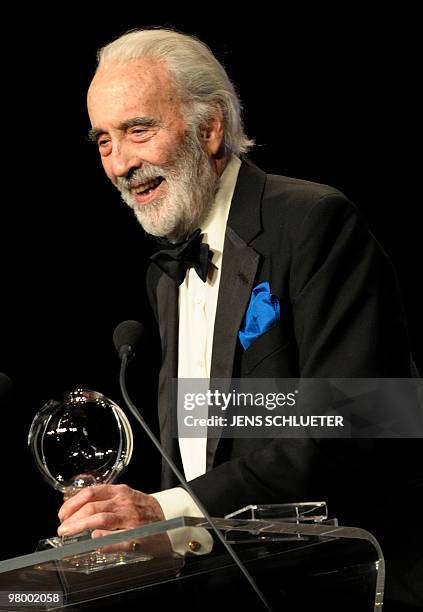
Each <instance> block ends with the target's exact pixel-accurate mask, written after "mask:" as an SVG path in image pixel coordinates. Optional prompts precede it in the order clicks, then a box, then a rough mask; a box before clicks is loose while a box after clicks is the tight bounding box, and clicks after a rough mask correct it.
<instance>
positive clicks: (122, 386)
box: [119, 347, 272, 612]
mask: <svg viewBox="0 0 423 612" xmlns="http://www.w3.org/2000/svg"><path fill="white" fill-rule="evenodd" d="M128 349H129V350H127V351H126V352H124V353H123V354H122V355H121V366H120V374H119V384H120V390H121V393H122V397H123V399H124V401H125V404H126V405H127V407H128V408H129V410H130V411H131V414H132V415H133V417H134V418H135V419H136V420H137V421H138V423H139V424H140V425H141V427H142V428H143V430H144V431H145V433H146V434H147V436H148V437H149V438H150V440H151V441H152V443H153V444H154V446H155V447H156V448H157V450H158V451H159V453H160V454H161V456H162V457H163V459H164V460H165V461H166V463H167V464H168V465H169V467H170V468H171V470H172V472H173V473H174V475H175V476H176V478H177V479H178V480H179V482H180V483H181V485H182V486H183V488H184V489H185V491H186V492H187V493H188V494H189V495H190V496H191V497H192V499H193V500H194V502H195V503H196V504H197V506H198V507H199V509H200V510H201V512H202V513H203V516H204V518H206V519H207V521H208V523H209V525H210V527H211V528H212V530H213V531H214V532H215V534H216V536H217V538H218V540H219V541H220V542H221V543H222V544H223V546H224V547H225V549H226V550H227V552H228V553H229V555H230V556H231V557H232V559H233V561H234V562H235V564H236V565H237V566H238V568H239V569H240V571H241V572H242V573H243V574H244V576H245V578H246V579H247V580H248V582H249V583H250V585H251V587H252V589H253V590H254V591H255V593H256V594H257V596H258V597H259V599H260V600H261V602H262V604H263V606H264V607H265V608H266V610H268V611H269V612H272V607H271V606H270V604H269V603H268V602H267V600H266V598H265V597H264V595H263V593H262V592H261V591H260V589H259V588H258V586H257V584H256V583H255V581H254V579H253V577H252V576H251V574H250V573H249V571H248V570H247V568H246V567H245V566H244V564H243V563H242V561H241V560H240V559H239V557H238V555H237V554H236V553H235V551H234V550H233V548H232V546H230V544H229V543H228V542H227V541H226V540H225V538H224V537H223V535H222V534H221V532H220V531H219V529H218V528H217V527H216V525H215V524H214V521H213V519H212V518H211V516H210V515H209V513H208V512H207V510H206V509H205V508H204V506H203V504H202V503H201V501H200V500H199V499H198V497H197V496H196V495H195V493H194V492H193V491H192V490H191V487H190V486H189V484H188V483H187V481H186V480H185V478H184V477H183V475H182V474H181V472H180V471H179V470H178V468H177V467H176V465H175V463H174V462H173V461H172V459H171V458H170V457H169V456H168V455H167V453H166V452H165V451H164V449H163V448H162V447H161V445H160V443H159V441H158V440H157V438H156V436H155V435H154V433H153V432H152V431H151V429H150V428H149V426H148V425H147V423H146V422H145V421H144V419H143V418H142V416H141V414H140V413H139V411H138V409H137V408H136V406H135V404H133V402H132V400H131V398H130V397H129V394H128V392H127V389H126V380H125V379H126V369H127V365H128V363H129V361H130V350H131V349H130V347H128Z"/></svg>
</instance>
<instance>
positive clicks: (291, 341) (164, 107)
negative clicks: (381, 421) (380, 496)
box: [59, 29, 412, 535]
mask: <svg viewBox="0 0 423 612" xmlns="http://www.w3.org/2000/svg"><path fill="white" fill-rule="evenodd" d="M88 111H89V116H90V120H91V124H92V129H91V131H90V137H91V139H92V140H94V141H95V142H96V143H97V146H98V150H99V153H100V156H101V161H102V164H103V167H104V170H105V172H106V174H107V176H108V178H109V179H110V180H111V181H112V182H113V184H114V185H115V186H116V187H117V188H118V190H119V191H120V193H121V195H122V198H123V200H124V201H125V202H126V203H127V204H128V205H129V206H130V207H131V208H132V209H133V210H134V213H135V215H136V217H137V219H138V221H139V222H140V223H141V225H142V227H143V228H144V230H145V231H146V232H147V233H148V234H151V235H153V236H156V237H161V238H166V239H167V240H168V241H169V244H168V248H169V249H170V248H171V246H172V244H174V245H175V244H176V250H177V251H178V250H179V252H181V249H182V250H183V249H185V251H183V252H184V253H185V254H186V253H188V252H189V254H190V256H191V255H192V261H191V262H189V261H188V262H187V261H185V260H187V259H189V258H188V257H185V256H184V255H182V256H181V257H179V258H176V259H175V260H172V261H171V265H169V260H166V258H163V257H161V256H160V253H159V254H158V256H156V257H154V258H153V263H152V264H151V266H150V268H149V273H148V278H147V286H148V294H149V299H150V303H151V306H152V308H153V311H154V314H155V317H156V320H157V323H158V327H159V330H160V336H161V343H162V367H161V372H160V382H159V421H160V430H161V440H162V444H163V445H164V446H165V448H166V449H167V451H168V452H169V453H171V454H172V456H173V458H174V460H175V461H177V462H178V463H179V464H180V465H181V466H182V467H183V470H184V473H185V475H186V478H187V480H189V481H190V482H191V486H192V488H193V489H194V490H195V492H196V493H197V495H198V497H199V498H200V499H201V500H202V501H203V503H204V504H205V506H206V507H207V508H208V510H209V511H210V513H211V514H213V515H217V516H223V515H225V514H226V513H229V512H230V511H233V510H235V509H236V508H239V507H242V506H244V505H245V504H247V503H251V502H254V503H266V502H267V503H271V502H285V501H299V500H312V499H328V500H329V503H330V504H331V506H330V507H331V509H332V510H333V511H334V512H336V513H338V514H340V518H341V520H345V521H346V520H347V519H348V520H351V514H348V512H351V507H352V506H351V500H353V499H354V497H355V496H357V497H358V496H359V495H360V494H361V493H362V476H364V474H365V473H366V471H368V470H369V469H371V468H369V465H371V462H369V461H368V457H369V456H370V453H371V450H369V449H368V448H367V446H366V448H364V449H360V448H359V444H356V445H353V444H350V442H351V441H347V440H343V441H336V440H330V441H326V442H324V441H321V440H320V441H319V440H316V439H314V440H308V439H296V440H292V439H271V440H269V439H254V440H248V439H237V440H227V439H226V440H223V439H221V440H219V439H217V438H213V439H209V440H206V439H202V438H200V439H186V438H183V437H180V438H179V440H178V439H175V438H174V437H172V432H171V426H170V423H171V421H172V418H173V416H172V410H174V406H172V405H170V403H169V401H168V397H169V394H168V391H169V388H168V385H169V384H170V380H171V379H172V378H173V377H179V378H203V379H208V378H210V377H211V378H231V377H232V376H234V377H240V378H245V377H256V378H266V377H267V378H271V377H273V378H275V377H278V378H283V377H286V378H289V377H308V378H314V377H322V378H323V377H409V376H412V371H411V368H412V366H411V360H410V352H409V347H408V343H407V333H406V327H405V321H404V315H403V312H402V308H401V303H400V298H399V295H398V289H397V285H396V280H395V275H394V273H393V270H392V267H391V264H390V262H389V260H388V259H387V257H386V255H385V254H384V252H383V251H382V249H381V248H380V247H379V245H378V244H377V242H376V241H375V240H374V238H373V237H372V235H371V234H370V233H369V232H368V230H367V228H366V226H365V224H364V222H363V220H362V218H361V216H360V215H359V213H358V212H357V210H356V209H355V208H354V206H353V205H352V204H351V203H350V202H348V200H347V199H346V198H345V197H344V196H343V195H342V194H341V193H340V192H339V191H337V190H336V189H333V188H331V187H328V186H323V185H318V184H314V183H310V182H306V181H302V180H296V179H290V178H286V177H282V176H272V175H266V174H265V173H264V172H262V171H261V170H259V169H258V168H257V167H255V166H254V165H253V164H252V163H251V162H249V161H248V159H246V158H245V157H244V156H243V154H244V153H246V152H247V151H248V149H249V148H250V147H251V145H252V141H251V140H249V139H248V138H247V137H246V135H245V133H244V130H243V126H242V122H241V116H240V102H239V100H238V98H237V96H236V93H235V90H234V87H233V85H232V84H231V82H230V81H229V79H228V76H227V75H226V72H225V70H224V69H223V67H222V66H221V65H220V64H219V62H218V61H217V60H216V59H215V58H214V56H213V55H212V54H211V52H210V50H209V49H208V48H207V47H206V46H205V45H204V44H203V43H202V42H200V41H199V40H197V39H195V38H193V37H190V36H187V35H183V34H180V33H177V32H173V31H169V30H160V29H146V30H140V31H134V32H130V33H128V34H126V35H124V36H122V37H121V38H119V39H117V40H116V41H114V42H112V43H111V44H109V45H108V46H106V47H105V48H104V49H102V50H101V51H100V53H99V65H98V69H97V72H96V74H95V76H94V78H93V80H92V83H91V85H90V88H89V92H88ZM196 230H201V231H196ZM186 241H187V242H186ZM184 262H185V263H184ZM173 264H174V265H173ZM256 299H259V300H261V301H262V302H264V303H265V305H266V306H267V307H268V308H270V309H271V312H272V318H271V322H270V325H265V324H264V325H263V326H262V327H261V328H260V325H259V328H260V329H259V331H258V332H256V333H255V334H253V335H252V334H251V320H249V318H248V313H249V312H250V308H249V306H251V304H252V303H253V302H254V300H256ZM256 322H257V321H256ZM259 323H260V321H259ZM370 446H371V445H370ZM359 451H360V452H359ZM361 451H362V452H361ZM176 484H177V483H176V482H175V481H174V479H173V477H172V474H171V473H170V472H169V470H168V468H167V467H166V466H164V467H163V481H162V487H163V490H162V491H160V492H158V493H155V494H152V495H147V494H145V493H143V492H141V491H137V490H133V489H131V488H129V487H127V486H126V485H102V486H98V487H92V488H89V489H86V490H84V491H82V492H80V493H78V494H77V495H76V496H74V497H73V498H71V499H69V500H68V501H66V502H65V503H64V504H63V506H62V508H61V510H60V513H59V517H60V519H61V521H62V523H61V526H60V527H59V534H66V535H67V534H71V533H75V532H78V531H80V530H82V529H86V528H93V529H95V530H96V531H94V535H99V534H101V533H103V530H108V529H123V528H131V527H135V526H137V525H140V524H143V523H146V522H149V521H157V520H162V519H164V518H172V517H175V516H180V515H184V514H185V515H187V514H188V515H196V514H198V508H197V507H196V506H195V504H194V503H193V502H192V500H191V499H190V496H189V495H188V494H187V493H186V492H185V491H184V490H182V489H181V488H178V487H177V486H176ZM375 497H376V494H375ZM366 503H367V500H366V499H364V500H363V499H362V500H361V502H360V504H357V506H358V505H366ZM343 509H345V515H342V510H343ZM357 520H358V519H357Z"/></svg>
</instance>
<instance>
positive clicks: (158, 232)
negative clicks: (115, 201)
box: [117, 134, 219, 240]
mask: <svg viewBox="0 0 423 612" xmlns="http://www.w3.org/2000/svg"><path fill="white" fill-rule="evenodd" d="M160 176H161V177H163V178H164V179H165V180H166V187H167V189H166V193H165V195H162V196H157V197H156V199H155V200H154V201H152V202H150V203H148V204H142V205H139V204H138V203H137V201H136V200H135V198H134V197H133V195H132V193H131V187H132V186H134V185H137V184H139V183H141V182H145V181H147V180H148V179H152V178H157V177H160ZM218 179H219V177H218V175H217V173H216V171H215V170H214V168H213V167H212V165H211V163H210V158H209V156H208V154H207V153H206V152H205V151H204V150H203V148H202V147H201V144H200V143H199V141H198V139H197V137H196V136H194V137H193V136H192V135H190V134H187V135H186V137H185V141H184V144H183V146H182V147H181V148H180V149H179V150H178V152H177V155H176V156H175V158H174V159H173V160H172V161H171V162H170V163H169V164H167V165H166V166H154V165H152V164H148V163H144V164H143V166H142V168H138V169H136V170H134V171H133V173H132V174H131V176H130V178H129V179H127V178H122V177H119V178H118V179H117V188H118V189H119V191H120V193H121V195H122V199H123V200H124V202H125V203H126V204H128V206H130V207H131V208H132V209H133V210H134V213H135V216H136V217H137V219H138V221H139V223H140V224H141V225H142V227H143V228H144V230H145V231H146V232H147V233H148V234H151V235H152V236H166V237H167V238H169V239H171V240H179V239H181V238H183V237H185V236H187V235H188V234H190V233H191V232H192V231H193V230H195V229H197V228H198V227H200V225H201V223H202V222H203V221H204V219H205V218H206V216H207V214H208V212H209V211H210V208H211V206H212V204H213V200H214V196H215V194H216V191H217V186H218Z"/></svg>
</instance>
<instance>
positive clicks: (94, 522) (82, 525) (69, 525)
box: [57, 512, 125, 536]
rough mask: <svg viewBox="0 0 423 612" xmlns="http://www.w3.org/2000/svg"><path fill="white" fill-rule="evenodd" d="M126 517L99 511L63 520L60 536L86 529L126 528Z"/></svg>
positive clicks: (59, 531)
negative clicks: (83, 516) (76, 518)
mask: <svg viewBox="0 0 423 612" xmlns="http://www.w3.org/2000/svg"><path fill="white" fill-rule="evenodd" d="M123 523H124V519H123V518H122V516H121V515H119V514H117V513H114V512H99V513H98V514H93V515H90V516H87V517H85V518H81V519H78V520H75V521H74V520H73V519H72V518H70V519H68V520H67V521H65V522H63V523H62V524H61V525H60V526H59V528H58V530H57V533H58V534H59V536H70V535H74V534H75V533H79V532H80V531H85V530H86V529H118V528H125V525H124V524H123Z"/></svg>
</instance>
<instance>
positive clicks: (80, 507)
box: [57, 485, 165, 537]
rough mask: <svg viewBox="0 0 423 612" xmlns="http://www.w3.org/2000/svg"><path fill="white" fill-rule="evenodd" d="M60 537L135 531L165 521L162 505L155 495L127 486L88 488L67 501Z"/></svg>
mask: <svg viewBox="0 0 423 612" xmlns="http://www.w3.org/2000/svg"><path fill="white" fill-rule="evenodd" d="M59 519H60V521H61V523H62V524H61V525H60V527H59V528H58V530H57V533H58V534H59V536H69V535H73V534H75V533H79V532H80V531H84V530H85V529H94V530H95V531H94V532H93V534H92V536H93V537H99V536H101V535H106V534H105V533H104V530H107V531H110V530H116V529H134V528H135V527H139V526H140V525H145V524H146V523H152V522H155V521H163V520H164V519H165V516H164V514H163V511H162V508H161V506H160V504H159V502H158V501H157V500H156V499H155V498H154V497H152V496H151V495H146V494H145V493H142V492H141V491H136V490H135V489H131V488H130V487H128V486H127V485H96V486H93V487H86V488H85V489H82V491H80V492H79V493H77V494H76V495H74V496H73V497H71V498H70V499H68V500H67V501H65V503H64V504H63V505H62V507H61V508H60V510H59Z"/></svg>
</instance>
